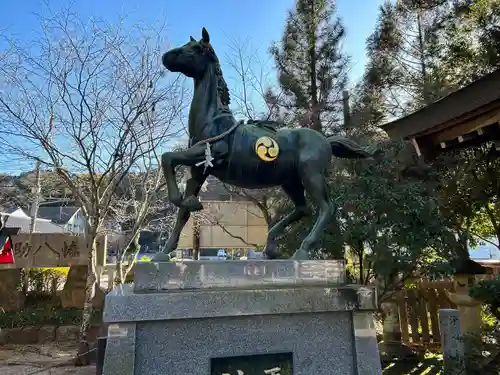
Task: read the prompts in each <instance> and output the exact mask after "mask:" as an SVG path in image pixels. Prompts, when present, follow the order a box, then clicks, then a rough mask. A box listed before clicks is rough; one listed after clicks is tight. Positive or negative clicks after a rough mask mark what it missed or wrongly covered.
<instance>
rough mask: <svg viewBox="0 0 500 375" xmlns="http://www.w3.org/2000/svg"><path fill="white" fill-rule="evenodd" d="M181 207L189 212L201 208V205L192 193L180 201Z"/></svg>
mask: <svg viewBox="0 0 500 375" xmlns="http://www.w3.org/2000/svg"><path fill="white" fill-rule="evenodd" d="M181 207H183V208H185V209H187V210H188V211H190V212H193V211H201V210H203V205H202V204H201V202H200V201H199V199H198V198H196V197H195V196H194V195H191V196H190V197H187V198H186V199H184V200H183V201H182V204H181Z"/></svg>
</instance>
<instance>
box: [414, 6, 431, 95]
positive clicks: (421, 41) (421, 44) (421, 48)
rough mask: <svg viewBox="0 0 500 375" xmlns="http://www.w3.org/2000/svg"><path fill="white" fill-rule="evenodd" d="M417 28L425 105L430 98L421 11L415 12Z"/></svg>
mask: <svg viewBox="0 0 500 375" xmlns="http://www.w3.org/2000/svg"><path fill="white" fill-rule="evenodd" d="M417 28H418V49H419V51H418V52H419V55H420V56H419V58H420V73H421V74H422V80H423V82H422V83H423V86H422V99H423V100H424V103H425V104H426V105H428V104H431V103H432V98H431V96H430V93H429V78H428V75H427V64H426V61H425V60H426V59H425V42H424V38H425V36H424V31H423V28H422V10H421V9H418V10H417Z"/></svg>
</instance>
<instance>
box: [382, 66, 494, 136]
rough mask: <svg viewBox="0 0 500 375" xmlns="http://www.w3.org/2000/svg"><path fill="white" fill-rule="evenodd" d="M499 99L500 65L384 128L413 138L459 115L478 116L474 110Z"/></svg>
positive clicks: (464, 116) (486, 106)
mask: <svg viewBox="0 0 500 375" xmlns="http://www.w3.org/2000/svg"><path fill="white" fill-rule="evenodd" d="M499 101H500V69H498V70H496V71H494V72H492V73H490V74H487V75H485V76H483V77H481V78H480V79H478V80H476V81H474V82H472V83H470V84H469V85H467V86H465V87H463V88H461V89H459V90H457V91H454V92H452V93H451V94H449V95H448V96H445V97H444V98H442V99H440V100H438V101H436V102H434V103H432V104H430V105H428V106H426V107H424V108H421V109H419V110H418V111H416V112H413V113H412V114H410V115H408V116H405V117H402V118H400V119H397V120H395V121H392V122H389V123H387V124H384V125H382V126H381V128H382V129H384V130H385V131H386V132H387V133H388V134H389V136H390V137H391V138H393V139H401V138H410V137H412V136H413V137H414V136H415V135H417V134H419V133H423V132H426V131H429V130H430V129H432V128H436V127H439V126H440V125H443V124H445V123H447V122H450V121H452V120H454V119H457V118H461V117H463V118H464V120H465V119H467V118H468V117H469V115H470V116H474V115H475V114H474V112H475V111H477V110H478V109H480V108H482V109H483V110H484V111H487V110H489V108H488V106H490V105H492V103H496V105H497V106H498V104H499V103H498V102H499ZM450 126H452V124H450ZM439 130H442V129H439Z"/></svg>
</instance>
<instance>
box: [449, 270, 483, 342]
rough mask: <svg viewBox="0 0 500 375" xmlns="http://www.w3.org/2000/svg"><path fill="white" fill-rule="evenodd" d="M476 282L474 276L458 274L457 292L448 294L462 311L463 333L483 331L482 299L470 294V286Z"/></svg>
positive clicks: (455, 278) (455, 279)
mask: <svg viewBox="0 0 500 375" xmlns="http://www.w3.org/2000/svg"><path fill="white" fill-rule="evenodd" d="M474 282H475V279H474V276H470V275H456V276H455V277H454V284H455V292H454V293H452V292H448V291H446V294H447V296H448V298H449V299H450V301H451V302H453V303H454V304H455V305H457V309H458V311H459V312H460V328H461V330H462V334H463V335H478V334H479V333H480V332H481V324H482V320H481V305H482V303H481V301H479V300H476V299H475V298H472V297H470V296H469V286H471V285H472V284H473V283H474Z"/></svg>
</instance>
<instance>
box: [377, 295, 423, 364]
mask: <svg viewBox="0 0 500 375" xmlns="http://www.w3.org/2000/svg"><path fill="white" fill-rule="evenodd" d="M381 308H382V311H383V312H384V322H383V332H382V337H383V342H382V343H381V344H380V352H381V357H382V359H383V360H386V361H389V360H393V359H395V358H398V359H409V358H415V357H416V356H417V354H416V353H415V351H414V350H413V349H411V348H410V347H408V346H407V345H404V344H403V343H402V342H401V322H400V320H399V309H398V303H397V300H396V296H395V294H391V295H389V296H388V297H387V300H386V301H384V302H382V303H381Z"/></svg>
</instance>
